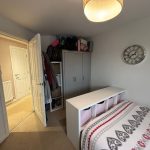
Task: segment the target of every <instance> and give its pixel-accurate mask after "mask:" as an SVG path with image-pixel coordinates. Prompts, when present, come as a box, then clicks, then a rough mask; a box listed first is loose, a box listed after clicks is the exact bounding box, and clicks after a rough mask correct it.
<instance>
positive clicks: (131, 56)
mask: <svg viewBox="0 0 150 150" xmlns="http://www.w3.org/2000/svg"><path fill="white" fill-rule="evenodd" d="M144 58H145V50H144V49H143V47H141V46H140V45H133V46H129V47H128V48H126V49H125V50H124V51H123V61H124V62H125V63H127V64H130V65H135V64H138V63H140V62H141V61H142V60H144Z"/></svg>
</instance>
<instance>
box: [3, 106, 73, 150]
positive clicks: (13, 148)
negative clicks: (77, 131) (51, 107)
mask: <svg viewBox="0 0 150 150" xmlns="http://www.w3.org/2000/svg"><path fill="white" fill-rule="evenodd" d="M48 118H49V121H48V127H47V128H44V127H43V126H42V124H41V122H40V121H39V119H38V118H37V116H36V115H35V114H34V113H32V114H31V115H30V116H29V117H27V118H26V120H24V121H23V122H22V123H21V124H20V125H19V126H18V127H17V128H15V130H13V131H12V133H11V134H10V136H9V137H8V138H7V139H6V140H5V141H4V142H3V143H2V144H1V145H0V150H75V149H74V147H73V145H72V144H71V142H70V141H69V139H68V138H67V136H66V132H65V110H63V109H61V110H58V111H55V112H53V113H48Z"/></svg>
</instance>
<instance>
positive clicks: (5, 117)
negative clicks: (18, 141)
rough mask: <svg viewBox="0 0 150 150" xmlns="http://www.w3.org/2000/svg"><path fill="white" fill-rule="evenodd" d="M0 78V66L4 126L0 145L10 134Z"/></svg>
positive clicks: (1, 84) (0, 91)
mask: <svg viewBox="0 0 150 150" xmlns="http://www.w3.org/2000/svg"><path fill="white" fill-rule="evenodd" d="M1 77H2V72H1V66H0V97H1V102H0V105H1V106H2V114H3V121H4V125H5V135H3V137H2V138H1V139H0V143H2V142H3V141H4V140H5V139H6V138H7V137H8V136H9V133H10V131H9V126H8V118H7V111H6V105H5V98H4V90H3V83H2V78H1Z"/></svg>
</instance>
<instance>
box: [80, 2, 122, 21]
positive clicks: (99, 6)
mask: <svg viewBox="0 0 150 150" xmlns="http://www.w3.org/2000/svg"><path fill="white" fill-rule="evenodd" d="M83 7H84V14H85V16H86V17H87V19H88V20H90V21H92V22H104V21H107V20H110V19H112V18H114V17H116V16H117V15H118V14H119V13H120V12H121V10H122V7H123V0H83Z"/></svg>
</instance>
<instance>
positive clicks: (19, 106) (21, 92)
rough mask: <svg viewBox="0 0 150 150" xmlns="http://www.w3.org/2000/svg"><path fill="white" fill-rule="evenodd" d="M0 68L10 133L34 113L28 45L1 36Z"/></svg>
mask: <svg viewBox="0 0 150 150" xmlns="http://www.w3.org/2000/svg"><path fill="white" fill-rule="evenodd" d="M0 53H1V54H0V66H1V72H2V82H3V90H4V97H5V104H6V110H7V118H8V124H9V130H10V132H11V131H12V130H13V129H14V128H16V127H17V126H18V125H19V124H20V123H21V122H22V121H24V120H25V119H26V117H28V116H29V115H30V114H31V113H32V112H33V102H32V96H31V82H30V71H29V58H28V43H27V42H22V41H19V40H16V39H13V38H9V37H7V36H0Z"/></svg>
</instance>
